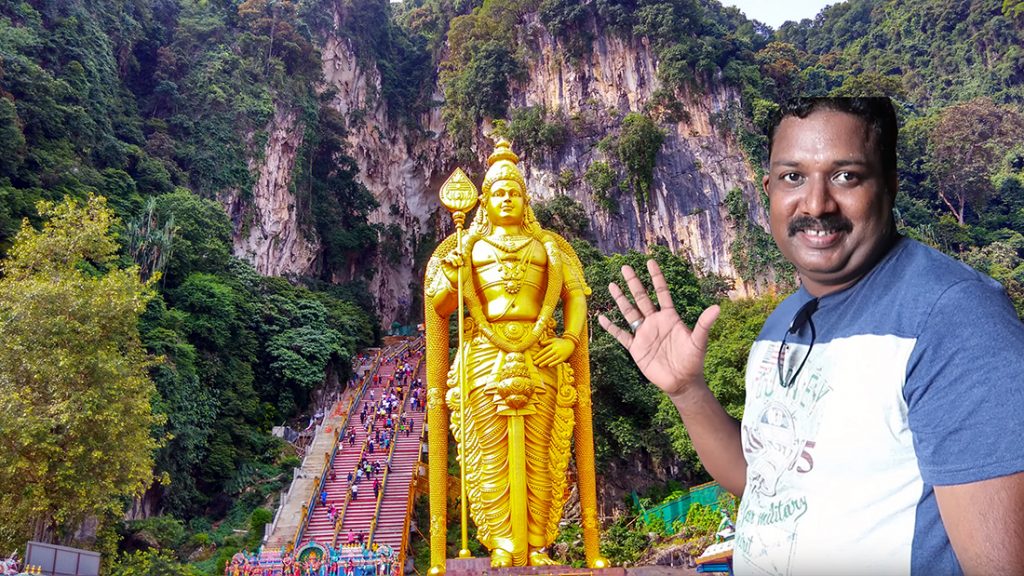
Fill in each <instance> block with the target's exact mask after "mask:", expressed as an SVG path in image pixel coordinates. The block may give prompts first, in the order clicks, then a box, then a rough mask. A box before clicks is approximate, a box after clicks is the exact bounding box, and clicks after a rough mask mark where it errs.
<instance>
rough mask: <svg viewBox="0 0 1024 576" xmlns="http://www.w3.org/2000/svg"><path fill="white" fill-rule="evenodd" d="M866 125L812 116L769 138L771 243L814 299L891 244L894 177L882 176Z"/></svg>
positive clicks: (836, 116)
mask: <svg viewBox="0 0 1024 576" xmlns="http://www.w3.org/2000/svg"><path fill="white" fill-rule="evenodd" d="M875 140H876V139H875V137H874V135H873V133H872V132H871V130H870V128H869V127H868V125H867V124H866V123H865V122H864V121H863V120H861V119H860V118H858V117H857V116H853V115H851V114H846V113H844V112H836V111H832V110H818V111H815V112H812V113H811V114H810V115H809V116H808V117H806V118H797V117H795V116H788V117H786V118H784V119H783V120H782V122H781V123H780V124H779V126H778V128H777V129H776V131H775V139H774V143H773V146H772V151H771V152H772V153H771V166H770V167H769V173H768V174H767V175H766V176H765V177H764V189H765V192H766V193H767V194H768V199H769V201H770V202H771V208H770V211H769V212H770V222H771V229H772V236H773V237H774V238H775V243H776V244H777V245H778V246H779V249H780V250H781V251H782V254H783V256H785V257H786V259H787V260H789V261H790V262H792V263H793V265H794V266H796V269H797V272H799V273H800V278H801V280H802V281H803V283H804V285H805V287H806V288H807V290H808V291H809V292H810V293H811V294H813V295H815V296H822V295H824V294H828V293H831V292H835V291H838V290H842V289H843V288H846V287H848V286H850V285H851V284H853V283H854V282H856V281H857V280H858V279H860V278H861V276H863V275H864V274H866V273H867V272H868V271H869V270H871V268H872V267H873V266H874V265H875V263H876V262H877V261H878V259H879V258H881V257H882V255H883V254H884V253H885V249H886V248H887V246H888V244H889V242H890V241H891V236H890V234H891V230H892V202H893V197H894V196H895V191H896V176H895V174H888V175H887V174H885V171H884V170H883V168H882V160H881V154H880V151H879V148H878V145H877V142H876V141H875Z"/></svg>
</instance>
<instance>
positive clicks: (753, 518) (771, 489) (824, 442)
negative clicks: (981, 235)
mask: <svg viewBox="0 0 1024 576" xmlns="http://www.w3.org/2000/svg"><path fill="white" fill-rule="evenodd" d="M812 299H813V297H812V296H811V295H810V294H808V293H807V292H806V291H805V290H804V289H802V288H801V289H800V290H799V291H798V292H797V293H795V294H793V295H792V296H790V297H789V298H787V299H786V300H785V301H784V302H782V303H781V304H780V305H779V307H778V308H777V309H776V310H775V312H773V313H772V315H771V316H770V317H769V318H768V321H767V322H766V323H765V325H764V328H763V329H762V330H761V334H760V336H758V339H757V341H756V342H755V344H754V346H753V347H752V349H751V352H750V358H749V362H748V365H747V374H746V385H747V396H746V405H745V411H744V416H743V423H742V439H743V450H744V454H745V456H746V459H747V483H746V489H745V491H744V494H743V500H742V503H741V506H740V510H739V518H738V522H737V535H736V543H735V552H734V561H735V566H736V573H737V574H741V575H742V574H809V575H818V576H822V575H829V574H858V575H859V574H875V575H885V574H922V575H928V576H937V575H945V574H961V573H962V570H961V569H960V567H959V564H958V562H957V559H956V556H955V555H954V553H953V549H952V547H951V546H950V543H949V538H948V536H947V534H946V530H945V528H944V527H943V524H942V519H941V518H940V516H939V510H938V507H937V505H936V501H935V493H934V490H933V487H934V486H936V485H939V486H941V485H950V484H964V483H968V482H977V481H980V480H986V479H990V478H995V477H999V476H1005V475H1008V474H1013V473H1016V472H1020V471H1022V470H1024V441H1022V437H1024V425H1022V419H1021V414H1024V324H1022V323H1021V322H1020V321H1019V320H1018V319H1017V315H1016V313H1015V312H1014V310H1013V307H1012V306H1011V304H1010V301H1009V299H1008V298H1007V297H1006V295H1005V293H1004V291H1003V289H1002V286H1000V285H999V283H997V282H996V281H994V280H992V279H991V278H989V277H987V276H985V275H983V274H980V273H978V272H977V271H975V270H973V269H971V268H969V267H967V266H965V265H964V264H962V263H960V262H957V261H955V260H953V259H951V258H949V257H947V256H945V255H943V254H941V253H940V252H938V251H936V250H933V249H931V248H928V247H926V246H924V245H922V244H920V243H918V242H915V241H913V240H908V239H900V240H898V241H897V243H896V244H895V245H894V246H893V248H892V249H891V250H890V251H889V253H888V254H887V255H886V256H885V257H884V258H883V260H882V261H881V262H879V264H878V265H877V266H875V268H874V269H872V270H871V272H869V273H868V274H867V275H866V276H865V277H864V278H862V279H861V280H860V281H859V282H857V283H856V284H855V285H853V286H851V287H850V288H847V289H846V290H843V291H841V292H837V293H834V294H830V295H827V296H824V297H822V298H820V299H819V301H818V305H817V309H816V311H815V312H813V314H811V316H810V321H809V322H801V323H798V324H800V325H801V326H800V329H799V331H798V332H796V333H795V334H790V335H789V336H788V337H787V338H786V350H785V352H784V354H783V357H782V371H783V374H785V375H787V376H788V377H787V378H786V382H787V383H788V382H789V380H790V378H791V379H792V385H790V386H788V387H783V386H782V385H781V384H780V378H779V361H780V357H779V351H780V347H781V344H782V339H783V336H784V335H786V333H787V332H788V330H789V328H790V326H791V323H792V321H793V319H794V317H795V316H796V315H797V312H798V311H799V310H801V308H802V307H803V306H804V305H805V304H807V303H808V301H810V300H812ZM812 325H813V326H812ZM812 328H813V332H814V343H813V347H812V349H811V352H810V354H808V353H807V351H808V345H810V343H811V333H812ZM804 359H806V362H804ZM801 363H803V366H802V367H801ZM993 529H994V530H998V529H999V527H998V526H994V527H993Z"/></svg>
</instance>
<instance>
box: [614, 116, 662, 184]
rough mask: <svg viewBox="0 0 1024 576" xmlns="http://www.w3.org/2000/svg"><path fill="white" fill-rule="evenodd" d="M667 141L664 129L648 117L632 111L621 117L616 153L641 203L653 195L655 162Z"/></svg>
mask: <svg viewBox="0 0 1024 576" xmlns="http://www.w3.org/2000/svg"><path fill="white" fill-rule="evenodd" d="M664 141H665V132H664V131H663V130H662V129H661V128H658V126H657V125H656V124H655V123H654V120H651V118H650V117H649V116H646V115H643V114H638V113H636V112H631V113H629V114H627V115H626V117H625V118H624V119H623V120H622V133H621V134H620V135H619V138H618V146H617V147H616V152H617V154H618V158H619V161H620V162H622V164H623V166H625V167H626V174H628V175H629V184H630V186H631V187H632V188H633V193H634V194H636V196H637V199H638V200H639V201H640V202H641V203H646V202H647V200H648V198H649V197H650V192H651V182H652V180H653V179H654V163H655V160H657V158H658V152H659V151H660V150H661V144H662V143H663V142H664Z"/></svg>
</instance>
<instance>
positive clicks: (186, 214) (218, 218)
mask: <svg viewBox="0 0 1024 576" xmlns="http://www.w3.org/2000/svg"><path fill="white" fill-rule="evenodd" d="M152 215H153V217H154V218H155V219H156V221H157V222H173V223H174V240H173V250H172V252H171V256H170V258H169V259H167V261H166V266H165V269H166V271H167V272H166V280H165V282H166V285H168V286H175V285H177V284H179V283H181V282H182V281H184V280H185V278H186V277H188V276H189V275H190V274H192V273H196V272H203V273H218V272H222V271H224V269H225V268H226V267H227V265H228V260H229V259H230V258H231V251H230V246H231V223H230V222H229V221H228V217H227V214H225V213H224V208H223V207H221V205H220V204H217V203H216V202H214V201H212V200H205V199H203V198H200V197H199V196H196V195H195V194H193V193H192V192H189V191H188V190H186V189H184V188H179V189H177V190H175V191H174V192H171V193H169V194H163V195H161V196H157V197H156V204H155V209H154V211H153V213H152Z"/></svg>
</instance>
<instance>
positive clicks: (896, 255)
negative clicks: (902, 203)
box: [868, 238, 1003, 305]
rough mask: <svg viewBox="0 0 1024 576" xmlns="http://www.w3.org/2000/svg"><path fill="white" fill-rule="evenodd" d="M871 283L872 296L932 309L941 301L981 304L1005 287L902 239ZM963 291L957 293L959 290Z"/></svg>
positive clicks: (979, 273) (947, 258)
mask: <svg viewBox="0 0 1024 576" xmlns="http://www.w3.org/2000/svg"><path fill="white" fill-rule="evenodd" d="M878 268H879V269H878V270H877V274H875V273H873V274H872V275H871V277H870V278H869V279H868V284H869V285H870V286H869V290H868V291H869V292H871V293H874V294H876V295H884V296H885V298H886V300H887V301H888V302H889V303H891V304H900V305H907V304H908V303H910V302H918V303H923V304H926V305H931V304H932V303H934V302H935V301H937V300H938V299H940V298H963V297H966V298H967V299H968V300H977V299H978V298H982V299H988V298H992V297H996V296H997V295H999V294H1001V293H1002V291H1003V288H1002V285H1001V284H999V283H998V282H996V281H995V280H993V279H992V278H990V277H988V276H986V275H985V274H982V273H981V272H979V271H977V270H975V269H974V268H971V267H970V266H968V265H967V264H964V263H963V262H961V261H959V260H956V259H955V258H953V257H951V256H948V255H946V254H944V253H942V252H940V251H938V250H936V249H935V248H932V247H931V246H927V245H925V244H922V243H921V242H918V241H917V240H913V239H910V238H902V239H901V240H900V241H899V242H898V243H897V245H896V246H895V247H893V253H892V254H891V255H890V256H888V257H886V258H885V259H884V260H883V262H882V263H880V264H879V267H878ZM958 286H959V287H960V288H961V289H959V290H953V288H955V287H958Z"/></svg>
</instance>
